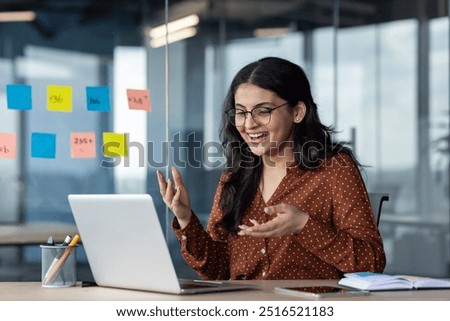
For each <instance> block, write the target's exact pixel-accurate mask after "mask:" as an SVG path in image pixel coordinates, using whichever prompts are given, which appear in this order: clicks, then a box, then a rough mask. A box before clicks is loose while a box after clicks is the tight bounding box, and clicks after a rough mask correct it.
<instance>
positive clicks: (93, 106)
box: [86, 87, 111, 111]
mask: <svg viewBox="0 0 450 321" xmlns="http://www.w3.org/2000/svg"><path fill="white" fill-rule="evenodd" d="M86 106H87V109H88V110H90V111H110V110H111V100H110V98H109V87H86Z"/></svg>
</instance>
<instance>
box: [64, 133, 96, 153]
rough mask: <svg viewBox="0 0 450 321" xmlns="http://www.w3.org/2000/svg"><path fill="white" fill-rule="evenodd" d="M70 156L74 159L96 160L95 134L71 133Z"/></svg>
mask: <svg viewBox="0 0 450 321" xmlns="http://www.w3.org/2000/svg"><path fill="white" fill-rule="evenodd" d="M70 155H71V157H72V158H95V156H96V153H95V133H71V134H70Z"/></svg>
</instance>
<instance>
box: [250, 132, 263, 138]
mask: <svg viewBox="0 0 450 321" xmlns="http://www.w3.org/2000/svg"><path fill="white" fill-rule="evenodd" d="M266 135H267V133H257V134H248V136H249V137H250V138H251V139H258V138H261V137H264V136H266Z"/></svg>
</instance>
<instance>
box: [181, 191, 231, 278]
mask: <svg viewBox="0 0 450 321" xmlns="http://www.w3.org/2000/svg"><path fill="white" fill-rule="evenodd" d="M221 190H222V184H219V186H218V188H217V191H216V195H215V197H214V204H213V208H212V212H211V216H210V219H209V224H208V233H207V232H206V231H205V230H204V229H203V226H202V224H201V223H200V221H199V219H198V217H197V216H196V215H195V214H194V213H192V218H191V221H190V222H189V224H188V225H187V226H186V227H185V228H184V229H180V226H179V224H178V221H177V219H176V217H175V218H174V220H173V230H174V232H175V236H176V237H177V239H178V240H179V241H180V244H181V254H182V256H183V258H184V259H185V261H186V263H187V264H188V265H189V266H190V267H192V268H193V269H194V270H195V271H196V272H197V274H198V275H199V276H200V277H201V278H202V279H209V280H225V279H229V278H230V268H229V259H228V251H227V236H226V233H225V231H224V230H223V229H221V228H220V227H217V222H219V221H220V218H221V211H220V209H219V206H218V204H219V198H220V193H221Z"/></svg>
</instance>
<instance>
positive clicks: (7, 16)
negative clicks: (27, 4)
mask: <svg viewBox="0 0 450 321" xmlns="http://www.w3.org/2000/svg"><path fill="white" fill-rule="evenodd" d="M34 19H36V13H35V12H33V11H9V12H0V22H19V21H33V20H34Z"/></svg>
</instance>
